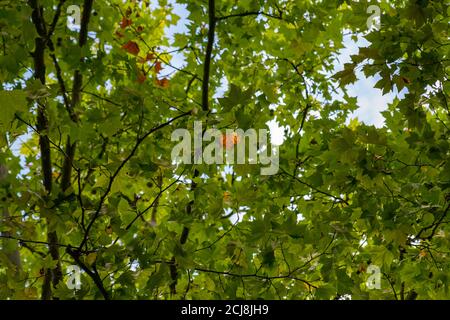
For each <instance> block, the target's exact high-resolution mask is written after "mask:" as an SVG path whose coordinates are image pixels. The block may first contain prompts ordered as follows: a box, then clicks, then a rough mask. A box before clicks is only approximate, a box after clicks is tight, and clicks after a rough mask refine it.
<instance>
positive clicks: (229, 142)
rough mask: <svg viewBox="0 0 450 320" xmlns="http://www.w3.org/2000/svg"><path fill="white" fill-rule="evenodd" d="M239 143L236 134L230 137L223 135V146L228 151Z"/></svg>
mask: <svg viewBox="0 0 450 320" xmlns="http://www.w3.org/2000/svg"><path fill="white" fill-rule="evenodd" d="M238 142H239V136H238V135H237V133H236V132H233V133H232V134H229V135H225V134H224V135H222V140H221V145H222V147H225V148H226V149H230V148H232V147H233V146H234V145H235V144H237V143H238Z"/></svg>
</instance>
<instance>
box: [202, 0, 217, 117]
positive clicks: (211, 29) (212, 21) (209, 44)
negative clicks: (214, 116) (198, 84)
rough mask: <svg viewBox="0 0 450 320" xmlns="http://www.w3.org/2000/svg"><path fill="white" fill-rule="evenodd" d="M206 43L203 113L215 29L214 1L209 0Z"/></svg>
mask: <svg viewBox="0 0 450 320" xmlns="http://www.w3.org/2000/svg"><path fill="white" fill-rule="evenodd" d="M208 17H209V27H208V42H207V44H206V54H205V62H204V64H203V83H202V109H203V111H209V103H208V100H209V75H210V69H211V55H212V49H213V44H214V31H215V28H216V17H215V0H209V6H208Z"/></svg>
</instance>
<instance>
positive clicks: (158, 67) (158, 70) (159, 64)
mask: <svg viewBox="0 0 450 320" xmlns="http://www.w3.org/2000/svg"><path fill="white" fill-rule="evenodd" d="M161 70H162V67H161V61H156V63H155V72H156V73H157V74H158V73H159V72H160V71H161Z"/></svg>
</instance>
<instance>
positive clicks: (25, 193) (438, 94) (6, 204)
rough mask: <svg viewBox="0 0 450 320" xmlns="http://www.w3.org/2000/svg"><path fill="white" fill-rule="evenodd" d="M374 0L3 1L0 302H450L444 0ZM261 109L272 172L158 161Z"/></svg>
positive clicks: (244, 124)
mask: <svg viewBox="0 0 450 320" xmlns="http://www.w3.org/2000/svg"><path fill="white" fill-rule="evenodd" d="M373 4H374V5H376V6H377V8H378V9H379V12H380V17H379V18H380V22H381V23H380V25H379V26H378V27H375V28H373V27H372V28H371V29H368V23H367V22H368V19H371V14H372V13H370V12H369V11H368V10H367V9H368V7H369V6H370V5H372V3H370V2H367V1H351V0H322V1H316V0H305V1H296V0H264V1H263V0H239V1H237V0H201V1H193V0H176V1H168V0H159V1H153V0H152V1H150V2H149V1H145V0H143V1H138V0H133V1H120V0H109V1H106V0H98V1H93V0H83V1H82V0H70V1H66V0H28V1H24V0H0V35H1V39H0V81H1V84H2V86H1V88H0V90H1V91H0V106H1V112H0V299H55V298H58V299H74V298H75V299H259V298H261V299H344V298H351V299H398V300H400V299H402V300H403V299H448V298H450V294H449V277H450V271H449V270H450V259H449V254H450V237H449V234H450V226H449V222H450V213H449V212H450V148H449V142H450V141H449V137H450V136H449V126H450V109H449V94H450V82H449V73H450V56H449V54H450V39H449V34H448V31H449V16H450V3H449V1H448V0H440V1H439V0H437V1H432V0H411V1H403V0H393V1H386V0H381V1H378V2H374V3H373ZM180 10H181V11H184V12H185V13H186V15H187V17H185V18H183V19H185V20H186V21H185V23H184V24H183V26H182V27H180V23H179V22H180V16H179V15H180V14H179V12H180ZM177 12H178V13H177ZM169 30H171V31H170V32H169ZM346 37H347V38H346ZM358 37H363V38H364V39H366V40H367V42H368V45H367V46H363V47H360V48H359V50H358V52H357V53H356V54H354V55H352V56H351V60H350V61H349V62H347V63H345V64H344V65H340V62H339V53H340V50H341V49H343V48H345V46H346V40H345V39H348V38H351V39H357V38H358ZM359 71H362V72H363V74H364V75H365V76H367V77H371V76H375V77H377V78H378V79H379V81H378V82H377V83H376V85H375V87H376V88H379V89H380V90H382V92H383V94H394V95H396V98H395V99H394V100H393V102H392V103H390V104H389V105H388V107H387V109H386V110H385V111H383V112H382V115H383V117H384V124H383V125H381V126H379V127H375V126H373V125H367V124H364V123H363V122H361V121H359V120H358V119H352V120H351V121H350V120H349V119H350V115H351V114H352V112H354V111H355V110H357V109H358V102H357V99H356V98H355V97H354V96H351V95H350V94H349V93H348V86H349V85H350V84H352V83H354V82H355V81H356V80H357V74H358V72H359ZM400 91H401V92H402V94H401V95H400V94H397V93H398V92H400ZM403 93H404V94H403ZM374 108H375V106H374ZM271 121H272V122H276V123H277V124H278V125H279V126H280V127H281V128H282V129H283V130H284V135H283V143H282V144H281V145H280V146H278V148H277V149H278V150H277V157H278V162H277V165H278V171H277V172H276V173H275V174H271V175H262V174H261V173H260V169H261V167H263V166H264V165H263V164H261V163H256V164H254V163H250V162H249V161H247V162H246V163H243V164H242V163H241V164H229V163H228V164H227V163H225V164H220V163H219V164H217V163H216V164H207V163H190V164H189V163H183V162H180V161H174V160H173V159H172V157H171V156H172V150H173V148H174V146H175V145H176V144H177V143H178V142H177V141H173V139H171V135H172V132H173V131H174V130H176V129H179V128H185V129H188V130H190V131H191V130H193V127H194V123H195V122H200V123H201V124H202V125H203V129H204V130H206V129H207V128H217V129H219V130H222V131H224V130H225V129H237V128H241V129H243V130H248V129H255V130H259V129H268V123H269V122H271ZM192 132H193V131H192ZM228 139H231V140H228ZM230 141H231V148H234V147H237V145H239V144H240V143H245V140H242V139H241V140H239V139H237V138H236V137H234V136H233V137H229V136H224V137H223V139H222V140H221V141H219V142H222V143H221V147H222V148H223V149H228V148H229V144H230ZM259 147H261V146H259ZM266 148H270V145H269V146H266ZM260 149H261V148H260ZM260 151H261V150H260ZM195 152H196V151H195V150H194V151H193V153H195ZM73 266H76V267H78V268H79V269H80V270H81V284H80V286H79V287H77V288H76V289H74V288H71V287H70V286H68V278H70V277H71V276H72V273H70V272H69V271H68V270H69V268H70V267H73ZM373 270H375V272H373V273H372V271H373ZM371 277H379V278H378V280H379V283H378V286H376V287H375V288H374V287H373V286H371V283H370V282H369V281H368V279H369V278H371ZM369 280H370V279H369Z"/></svg>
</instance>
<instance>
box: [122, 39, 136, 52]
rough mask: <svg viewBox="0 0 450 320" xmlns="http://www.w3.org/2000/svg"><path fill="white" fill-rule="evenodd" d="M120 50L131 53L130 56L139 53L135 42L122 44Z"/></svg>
mask: <svg viewBox="0 0 450 320" xmlns="http://www.w3.org/2000/svg"><path fill="white" fill-rule="evenodd" d="M122 49H125V50H126V51H128V52H129V53H131V54H132V55H135V56H136V55H137V54H138V53H139V46H138V44H137V43H136V42H134V41H131V40H130V41H128V42H127V43H126V44H124V45H123V46H122Z"/></svg>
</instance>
